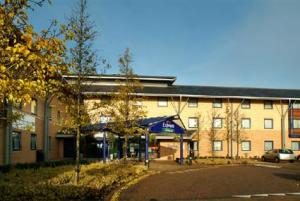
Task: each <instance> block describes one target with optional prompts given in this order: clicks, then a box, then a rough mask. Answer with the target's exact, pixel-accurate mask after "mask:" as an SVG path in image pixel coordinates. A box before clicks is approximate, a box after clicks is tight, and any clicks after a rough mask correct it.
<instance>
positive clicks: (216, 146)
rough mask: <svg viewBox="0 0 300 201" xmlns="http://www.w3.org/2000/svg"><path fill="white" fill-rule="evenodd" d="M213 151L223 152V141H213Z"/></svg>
mask: <svg viewBox="0 0 300 201" xmlns="http://www.w3.org/2000/svg"><path fill="white" fill-rule="evenodd" d="M213 151H223V141H222V140H214V141H213Z"/></svg>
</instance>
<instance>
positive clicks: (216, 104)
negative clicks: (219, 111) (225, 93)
mask: <svg viewBox="0 0 300 201" xmlns="http://www.w3.org/2000/svg"><path fill="white" fill-rule="evenodd" d="M212 106H213V108H222V99H214V100H213V104H212Z"/></svg>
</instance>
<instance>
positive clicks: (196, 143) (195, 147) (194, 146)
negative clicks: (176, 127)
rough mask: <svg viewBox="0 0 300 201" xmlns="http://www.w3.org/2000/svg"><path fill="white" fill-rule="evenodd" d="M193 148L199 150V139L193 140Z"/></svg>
mask: <svg viewBox="0 0 300 201" xmlns="http://www.w3.org/2000/svg"><path fill="white" fill-rule="evenodd" d="M192 150H193V151H198V142H197V141H193V142H192Z"/></svg>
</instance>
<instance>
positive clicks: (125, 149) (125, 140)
mask: <svg viewBox="0 0 300 201" xmlns="http://www.w3.org/2000/svg"><path fill="white" fill-rule="evenodd" d="M127 146H128V136H127V135H125V137H124V145H123V154H124V160H125V161H126V160H127Z"/></svg>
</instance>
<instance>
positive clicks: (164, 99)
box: [157, 97, 168, 107]
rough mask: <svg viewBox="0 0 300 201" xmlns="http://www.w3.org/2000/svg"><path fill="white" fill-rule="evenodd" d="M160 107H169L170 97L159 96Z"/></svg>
mask: <svg viewBox="0 0 300 201" xmlns="http://www.w3.org/2000/svg"><path fill="white" fill-rule="evenodd" d="M157 106H158V107H168V97H159V98H158V99H157Z"/></svg>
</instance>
